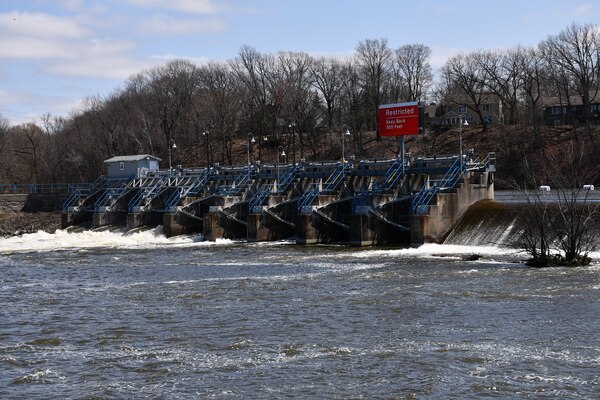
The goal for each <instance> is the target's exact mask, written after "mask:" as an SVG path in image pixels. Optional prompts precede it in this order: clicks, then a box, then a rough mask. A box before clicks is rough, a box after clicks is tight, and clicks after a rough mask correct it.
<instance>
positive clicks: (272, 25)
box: [0, 0, 600, 124]
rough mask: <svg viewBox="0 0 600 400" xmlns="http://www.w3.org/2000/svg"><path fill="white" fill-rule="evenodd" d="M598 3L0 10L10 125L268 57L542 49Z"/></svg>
mask: <svg viewBox="0 0 600 400" xmlns="http://www.w3.org/2000/svg"><path fill="white" fill-rule="evenodd" d="M599 21H600V1H597V0H583V1H578V0H519V1H514V0H504V1H481V0H480V1H467V0H463V1H461V0H453V1H445V0H438V1H433V0H431V1H427V0H418V1H417V0H412V1H403V0H396V1H393V0H377V1H372V0H0V116H2V117H4V118H6V119H8V120H9V121H10V122H11V124H18V123H24V122H32V121H33V122H39V117H40V116H41V115H43V114H47V113H50V114H52V115H63V116H66V115H68V114H69V113H70V112H73V111H75V110H77V109H78V108H79V106H80V104H81V101H82V99H84V98H85V97H87V96H94V95H106V94H108V93H110V92H111V91H113V90H115V89H119V88H122V87H123V83H124V82H125V80H126V79H127V78H128V77H129V76H131V75H132V74H135V73H136V72H139V71H141V70H143V69H145V68H149V67H152V66H155V65H161V64H164V63H165V62H168V61H169V60H171V59H174V58H183V59H189V60H192V61H194V62H196V63H202V62H206V60H222V61H225V60H228V59H232V58H235V57H236V55H237V52H238V51H239V49H240V47H241V46H243V45H250V46H253V47H255V48H256V49H257V50H259V51H260V52H264V53H274V52H277V51H289V50H293V51H306V52H308V53H310V54H313V55H339V56H344V55H348V54H351V53H352V51H353V50H354V48H355V47H356V45H357V43H358V42H359V41H361V40H364V39H378V38H386V39H388V44H389V46H390V47H391V48H397V47H399V46H402V45H404V44H413V43H423V44H425V45H427V46H429V47H430V48H431V49H432V50H433V59H432V60H431V61H432V64H433V66H434V68H435V69H437V68H439V67H440V66H441V65H443V63H444V61H445V60H446V59H447V58H448V57H449V56H451V55H453V54H456V53H458V52H463V51H470V50H478V49H492V48H507V47H514V46H516V45H523V46H529V45H536V44H537V43H539V42H540V41H541V40H543V39H545V38H547V37H548V36H549V35H554V34H556V33H558V32H560V31H561V30H563V29H564V28H566V27H567V26H568V25H569V24H571V23H574V22H575V23H580V24H584V23H598V22H599Z"/></svg>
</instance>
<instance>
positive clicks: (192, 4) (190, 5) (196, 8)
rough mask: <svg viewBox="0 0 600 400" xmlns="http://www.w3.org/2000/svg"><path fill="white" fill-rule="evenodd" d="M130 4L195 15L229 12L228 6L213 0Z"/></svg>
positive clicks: (135, 1)
mask: <svg viewBox="0 0 600 400" xmlns="http://www.w3.org/2000/svg"><path fill="white" fill-rule="evenodd" d="M127 1H128V2H129V3H131V4H134V5H137V6H142V7H148V8H158V9H166V10H173V11H179V12H184V13H193V14H204V15H208V14H217V13H220V12H224V11H227V10H228V9H229V7H228V6H223V5H217V2H215V1H213V0H127Z"/></svg>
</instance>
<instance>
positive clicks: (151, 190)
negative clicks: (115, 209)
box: [127, 179, 167, 212]
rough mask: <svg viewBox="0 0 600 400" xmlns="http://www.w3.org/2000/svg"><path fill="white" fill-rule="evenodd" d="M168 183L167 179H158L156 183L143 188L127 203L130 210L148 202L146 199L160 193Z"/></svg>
mask: <svg viewBox="0 0 600 400" xmlns="http://www.w3.org/2000/svg"><path fill="white" fill-rule="evenodd" d="M166 183H167V182H166V180H165V179H158V180H157V181H156V182H155V183H154V185H152V186H150V187H145V188H141V189H140V190H139V191H138V192H137V193H136V194H135V196H133V198H132V199H131V200H130V201H129V203H128V204H127V209H128V211H129V212H133V211H135V210H136V209H139V208H141V207H142V204H143V203H145V202H146V199H151V198H152V197H153V196H155V195H156V194H158V193H159V192H160V191H161V190H162V188H163V187H164V186H165V184H166Z"/></svg>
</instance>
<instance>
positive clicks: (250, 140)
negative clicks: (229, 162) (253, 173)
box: [246, 133, 256, 173]
mask: <svg viewBox="0 0 600 400" xmlns="http://www.w3.org/2000/svg"><path fill="white" fill-rule="evenodd" d="M247 137H248V140H247V143H246V144H247V145H248V173H250V147H251V146H252V144H254V143H256V140H254V136H253V135H252V134H251V133H249V134H248V136H247Z"/></svg>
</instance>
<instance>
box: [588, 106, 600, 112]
mask: <svg viewBox="0 0 600 400" xmlns="http://www.w3.org/2000/svg"><path fill="white" fill-rule="evenodd" d="M590 109H591V110H590V111H591V112H592V113H599V112H600V104H592V105H591V106H590Z"/></svg>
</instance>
